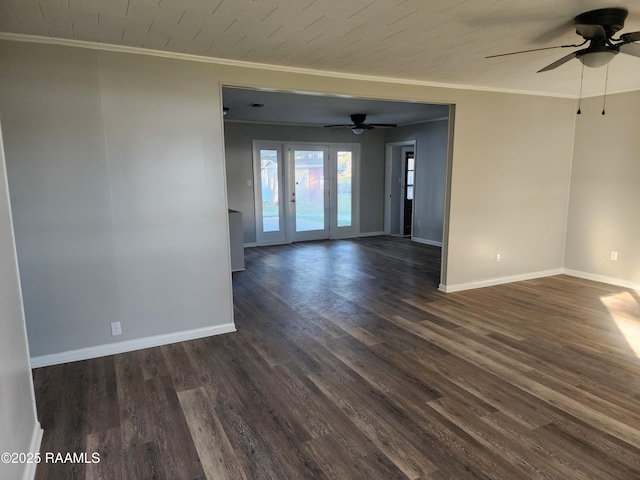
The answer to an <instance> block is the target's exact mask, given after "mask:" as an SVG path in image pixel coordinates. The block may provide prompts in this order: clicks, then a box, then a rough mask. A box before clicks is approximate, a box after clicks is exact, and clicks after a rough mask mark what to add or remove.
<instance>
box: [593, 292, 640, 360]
mask: <svg viewBox="0 0 640 480" xmlns="http://www.w3.org/2000/svg"><path fill="white" fill-rule="evenodd" d="M638 298H639V297H638V296H637V295H634V294H633V293H632V292H620V293H615V294H613V295H606V296H603V297H600V301H601V302H602V304H603V305H604V306H605V307H607V309H608V310H609V314H610V315H611V319H612V320H613V321H614V322H615V324H616V326H617V327H618V330H620V333H622V335H623V336H624V338H625V340H626V341H627V343H628V344H629V348H631V350H633V352H634V353H635V355H636V357H638V358H640V302H639V301H638Z"/></svg>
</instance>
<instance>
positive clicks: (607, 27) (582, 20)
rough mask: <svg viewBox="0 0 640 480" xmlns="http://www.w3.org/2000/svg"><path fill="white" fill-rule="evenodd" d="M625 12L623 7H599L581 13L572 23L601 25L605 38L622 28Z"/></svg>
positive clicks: (625, 16)
mask: <svg viewBox="0 0 640 480" xmlns="http://www.w3.org/2000/svg"><path fill="white" fill-rule="evenodd" d="M627 14H628V12H627V10H625V9H624V8H601V9H599V10H592V11H590V12H585V13H581V14H580V15H578V16H577V17H576V18H575V19H574V21H573V23H574V25H602V28H604V31H605V33H606V35H607V38H611V37H612V36H613V35H614V34H615V33H616V32H618V31H619V30H622V28H623V27H624V21H625V19H626V18H627Z"/></svg>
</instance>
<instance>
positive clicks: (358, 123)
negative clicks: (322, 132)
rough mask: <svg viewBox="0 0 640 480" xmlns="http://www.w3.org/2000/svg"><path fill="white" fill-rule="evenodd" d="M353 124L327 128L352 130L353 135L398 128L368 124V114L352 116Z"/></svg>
mask: <svg viewBox="0 0 640 480" xmlns="http://www.w3.org/2000/svg"><path fill="white" fill-rule="evenodd" d="M350 117H351V122H352V123H351V124H343V125H325V127H326V128H350V129H351V131H352V132H353V133H355V134H356V135H360V134H361V133H363V132H364V131H365V130H372V129H374V128H391V127H397V125H396V124H394V123H366V122H365V121H366V120H367V114H366V113H353V114H351V115H350Z"/></svg>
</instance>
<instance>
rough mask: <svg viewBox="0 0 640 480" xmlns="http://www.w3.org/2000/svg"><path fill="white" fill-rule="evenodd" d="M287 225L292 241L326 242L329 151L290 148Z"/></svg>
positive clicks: (306, 146) (318, 148)
mask: <svg viewBox="0 0 640 480" xmlns="http://www.w3.org/2000/svg"><path fill="white" fill-rule="evenodd" d="M288 154H289V162H288V163H289V182H288V183H289V189H288V191H289V192H288V193H289V203H288V204H289V215H288V218H289V223H290V225H291V231H292V238H291V241H293V242H299V241H304V240H322V239H327V238H329V175H328V172H329V168H328V165H329V149H328V147H326V146H313V145H290V146H289V147H288Z"/></svg>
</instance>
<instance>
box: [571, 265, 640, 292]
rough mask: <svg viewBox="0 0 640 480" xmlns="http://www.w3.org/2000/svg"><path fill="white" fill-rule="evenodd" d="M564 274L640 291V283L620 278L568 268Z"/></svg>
mask: <svg viewBox="0 0 640 480" xmlns="http://www.w3.org/2000/svg"><path fill="white" fill-rule="evenodd" d="M562 273H564V274H565V275H569V276H571V277H578V278H584V279H585V280H592V281H594V282H601V283H608V284H609V285H616V286H618V287H624V288H631V289H633V290H640V283H638V282H630V281H629V280H622V279H620V278H614V277H607V276H606V275H598V274H595V273H588V272H581V271H579V270H571V269H568V268H565V269H563V271H562Z"/></svg>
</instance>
